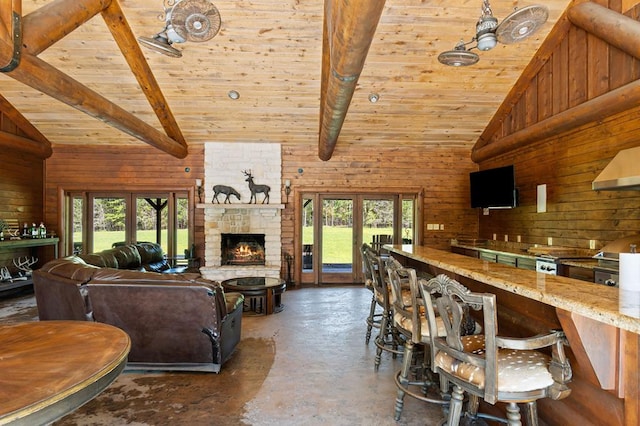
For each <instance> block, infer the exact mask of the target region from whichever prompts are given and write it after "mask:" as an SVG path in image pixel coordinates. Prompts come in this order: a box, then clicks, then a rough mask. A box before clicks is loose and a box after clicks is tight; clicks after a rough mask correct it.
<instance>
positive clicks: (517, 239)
mask: <svg viewBox="0 0 640 426" xmlns="http://www.w3.org/2000/svg"><path fill="white" fill-rule="evenodd" d="M516 241H517V242H519V243H521V242H522V236H520V235H518V236H517V237H516Z"/></svg>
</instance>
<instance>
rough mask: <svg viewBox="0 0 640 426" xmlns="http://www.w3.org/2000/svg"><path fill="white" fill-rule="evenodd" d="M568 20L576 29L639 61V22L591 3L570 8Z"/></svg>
mask: <svg viewBox="0 0 640 426" xmlns="http://www.w3.org/2000/svg"><path fill="white" fill-rule="evenodd" d="M568 16H569V20H571V22H572V23H573V24H574V25H576V26H577V27H580V28H582V29H583V30H585V31H586V32H588V33H590V34H592V35H594V36H596V37H598V38H600V39H602V40H604V41H606V42H607V43H609V44H610V45H612V46H615V47H617V48H618V49H620V50H622V51H623V52H625V53H628V54H629V55H631V56H633V57H634V58H636V59H640V22H638V21H636V20H635V19H632V18H629V17H627V16H624V15H622V14H620V13H618V12H616V11H614V10H611V9H608V8H606V7H604V6H600V5H599V4H596V3H593V2H590V1H588V2H585V3H581V4H577V5H575V6H573V7H571V8H570V9H569V11H568Z"/></svg>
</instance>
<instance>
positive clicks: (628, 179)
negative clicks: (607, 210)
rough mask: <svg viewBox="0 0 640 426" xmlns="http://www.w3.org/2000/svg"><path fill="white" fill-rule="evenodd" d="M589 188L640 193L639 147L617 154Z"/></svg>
mask: <svg viewBox="0 0 640 426" xmlns="http://www.w3.org/2000/svg"><path fill="white" fill-rule="evenodd" d="M591 188H592V189H594V190H596V191H602V190H619V191H623V190H636V191H640V146H639V147H635V148H629V149H623V150H622V151H620V152H619V153H617V154H616V156H615V157H613V159H612V160H611V161H610V162H609V164H607V166H606V167H605V168H604V170H602V172H600V174H599V175H598V177H597V178H595V180H594V181H593V182H592V183H591Z"/></svg>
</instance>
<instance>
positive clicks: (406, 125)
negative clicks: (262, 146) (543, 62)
mask: <svg viewBox="0 0 640 426" xmlns="http://www.w3.org/2000/svg"><path fill="white" fill-rule="evenodd" d="M2 1H3V2H2V4H3V5H6V4H7V2H8V1H9V0H2ZM13 1H14V2H15V1H16V0H13ZM326 1H333V2H335V3H338V2H340V0H326ZM50 3H52V1H51V0H23V1H22V2H21V7H22V16H25V17H27V16H28V15H29V14H30V13H31V12H34V11H36V10H40V8H42V7H43V6H45V5H47V4H50ZM104 3H105V4H106V3H108V1H107V0H104ZM119 3H120V6H121V9H122V12H123V13H124V16H125V18H126V21H127V22H128V25H129V26H130V28H131V30H132V31H133V34H134V35H135V36H136V37H137V36H152V35H154V34H156V33H158V32H159V31H160V30H162V28H163V27H164V23H163V22H162V21H161V20H160V19H158V15H159V14H161V12H162V10H163V4H162V2H161V1H160V0H120V2H119ZM213 3H214V4H215V5H216V7H217V9H218V10H219V12H220V15H221V18H222V25H221V28H220V31H219V33H218V34H217V36H216V37H214V38H213V39H211V40H209V41H206V42H201V43H198V42H186V43H181V44H174V45H173V46H174V47H176V48H177V49H179V50H181V51H182V57H181V58H172V57H168V56H165V55H161V54H159V53H156V52H153V51H151V50H148V49H147V48H145V47H142V52H143V54H144V57H145V58H146V60H147V62H148V65H149V68H150V71H151V72H152V74H153V76H155V79H156V80H157V83H158V86H159V88H160V89H161V92H162V94H163V96H164V98H165V99H166V102H167V105H168V107H169V109H170V112H171V113H172V115H173V116H174V117H175V122H176V123H177V126H178V127H179V129H180V131H181V134H182V136H183V138H184V142H185V143H186V146H187V147H189V146H194V145H197V144H202V143H204V142H207V141H224V142H234V141H252V142H253V141H265V142H283V143H297V144H309V145H312V146H314V147H315V146H316V145H317V144H318V139H319V120H320V105H321V75H322V55H323V53H322V49H323V15H324V9H325V5H324V4H323V2H322V1H321V0H282V1H274V0H236V1H228V0H213ZM533 3H535V2H519V1H498V0H493V1H492V2H491V6H492V9H493V14H494V16H496V17H497V18H498V19H499V20H502V19H503V18H504V17H506V16H507V15H508V14H509V13H511V12H512V11H513V10H514V7H523V6H526V5H529V4H533ZM540 3H541V4H544V5H546V6H547V7H548V8H549V20H548V22H547V23H546V24H545V25H544V26H543V27H542V28H541V30H540V31H539V32H537V33H536V34H535V35H534V36H532V37H530V38H528V39H526V40H525V41H522V42H520V43H518V44H511V45H504V44H498V46H497V47H496V48H494V49H493V50H491V51H488V52H479V56H480V61H479V62H478V63H477V64H476V65H474V66H470V67H459V68H454V67H447V66H444V65H442V64H440V63H439V62H438V60H437V57H438V54H439V53H440V52H442V51H445V50H450V49H452V48H453V47H454V45H455V44H456V43H457V42H458V41H459V40H460V39H464V40H465V41H468V40H470V39H471V38H472V37H473V35H474V32H475V23H476V21H477V19H478V17H479V16H480V12H481V5H482V1H481V0H387V1H386V3H385V5H384V8H383V10H382V14H381V17H380V21H379V24H378V26H377V29H376V31H375V35H374V37H373V41H372V43H371V47H370V49H369V52H368V55H367V58H366V62H365V65H364V68H363V69H362V72H361V73H360V76H359V79H358V82H357V85H356V87H355V92H354V94H353V98H352V100H351V102H350V105H349V108H348V113H347V114H346V119H345V120H344V124H343V126H342V128H341V130H340V133H339V137H338V139H337V146H336V149H335V155H339V152H340V147H341V146H343V145H350V144H355V145H358V146H361V147H362V148H363V149H375V147H376V146H378V145H393V146H397V145H402V144H404V143H406V144H410V145H412V146H415V145H416V144H424V145H434V146H445V147H446V146H456V147H460V146H462V147H468V148H469V149H470V150H471V147H472V146H473V145H474V143H475V142H476V141H477V140H478V137H479V136H480V134H481V133H482V131H483V129H484V128H485V127H486V125H487V124H488V123H489V121H490V120H491V118H492V116H493V115H494V114H495V112H496V110H497V109H498V107H499V106H500V105H501V103H502V101H503V100H504V99H505V97H506V96H507V94H508V93H509V91H510V89H511V88H512V87H513V85H514V84H515V83H516V81H517V79H518V77H519V76H520V74H521V73H522V72H523V70H524V69H525V67H526V66H527V64H528V63H529V62H530V60H531V59H532V57H533V56H534V54H535V53H536V51H537V49H538V48H539V47H540V46H541V45H542V43H543V41H544V40H545V38H546V37H547V35H548V34H549V32H550V31H551V29H552V27H553V25H554V24H555V23H556V21H557V20H558V19H559V18H560V17H561V16H562V14H563V12H564V11H565V9H566V8H567V7H568V5H569V1H568V0H551V1H544V2H540ZM5 16H6V15H5ZM65 19H66V18H65ZM356 21H357V19H356ZM106 22H107V20H106V19H104V18H103V16H102V15H101V14H99V13H98V14H97V15H95V16H94V17H93V18H91V19H90V20H89V21H88V22H86V23H84V24H82V25H80V26H79V27H78V28H77V29H75V30H74V31H73V32H71V33H70V34H68V35H66V36H64V37H63V38H61V39H60V40H59V41H57V42H55V43H54V44H53V45H52V46H50V47H48V48H46V49H45V50H43V51H42V53H39V54H38V55H37V57H38V58H40V59H42V60H43V61H44V62H46V63H47V64H49V65H51V66H53V67H55V68H57V69H59V70H60V71H62V72H63V73H65V74H67V75H68V76H70V77H72V78H73V79H75V80H77V81H79V82H80V83H82V84H83V85H85V86H87V87H88V88H90V89H92V90H93V91H95V92H97V93H99V94H101V95H102V96H104V97H105V98H106V99H108V100H110V101H111V102H113V103H114V104H116V105H118V106H119V107H121V108H123V109H124V110H126V111H128V112H130V113H132V114H133V115H134V116H135V117H136V119H140V120H142V121H144V122H145V123H147V124H148V125H150V126H151V127H152V128H154V129H157V130H158V131H159V132H162V133H165V131H166V126H163V123H161V122H160V120H159V119H158V117H157V115H156V113H155V112H154V109H153V108H152V106H151V105H150V103H149V101H148V100H147V98H146V97H145V94H144V93H143V91H142V90H141V88H140V85H139V82H138V80H137V79H136V77H135V75H134V73H133V72H132V71H131V68H130V67H129V65H128V63H127V61H126V59H125V55H123V52H122V51H121V47H122V46H119V44H118V43H117V42H116V41H115V40H114V36H113V35H112V33H111V32H110V30H109V28H108V25H107V23H106ZM30 24H31V25H32V26H31V27H30V28H29V30H30V31H32V32H33V31H34V28H37V26H38V24H39V22H38V20H36V19H33V20H32V21H31V22H30ZM43 25H45V24H44V23H43ZM46 25H47V28H44V27H43V28H42V30H43V31H44V30H47V29H48V28H49V27H50V25H51V22H48V23H46ZM6 32H7V30H6V28H5V33H6ZM0 65H2V64H0ZM20 66H22V65H20ZM231 90H235V91H237V92H238V93H239V95H240V97H239V98H238V99H236V100H233V99H231V98H230V97H229V96H228V92H229V91H231ZM372 93H375V94H377V95H378V96H379V99H378V101H377V102H376V103H372V102H370V101H369V95H370V94H372ZM0 95H2V96H3V97H4V98H6V100H7V101H8V102H10V103H11V104H12V105H13V106H14V107H15V108H16V109H17V111H19V112H20V113H21V114H22V115H23V116H24V117H25V118H26V119H27V120H29V122H31V123H32V124H33V126H35V129H37V130H38V131H39V132H40V133H41V134H42V135H44V137H45V138H47V139H48V140H49V141H50V142H51V144H52V146H53V150H54V151H55V147H56V145H63V144H82V145H87V144H142V143H144V142H142V141H141V140H140V139H139V138H136V137H134V136H132V135H131V134H130V133H127V132H123V131H121V130H119V129H117V128H115V127H113V126H111V125H109V124H106V123H105V122H104V121H103V120H101V119H96V118H94V117H92V116H90V115H88V114H86V113H84V112H81V111H79V110H77V109H75V108H73V107H71V106H69V105H67V104H65V103H62V102H60V101H59V100H57V99H54V98H52V97H51V96H48V95H45V94H43V93H42V92H41V91H39V90H36V89H33V88H31V87H29V86H27V85H25V84H23V83H22V82H20V81H17V80H16V79H15V78H12V77H11V73H7V74H6V75H0ZM2 108H3V104H2V103H0V111H2ZM94 115H95V114H94ZM98 116H99V114H98ZM132 126H135V124H133V125H132ZM171 136H172V137H173V136H175V135H171ZM174 139H175V137H174ZM178 139H179V138H178Z"/></svg>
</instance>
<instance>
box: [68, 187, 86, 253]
mask: <svg viewBox="0 0 640 426" xmlns="http://www.w3.org/2000/svg"><path fill="white" fill-rule="evenodd" d="M83 212H84V198H82V197H72V199H71V232H70V234H71V244H72V247H73V254H80V253H82V252H83V251H82V236H83V235H82V233H83V229H82V213H83Z"/></svg>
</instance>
